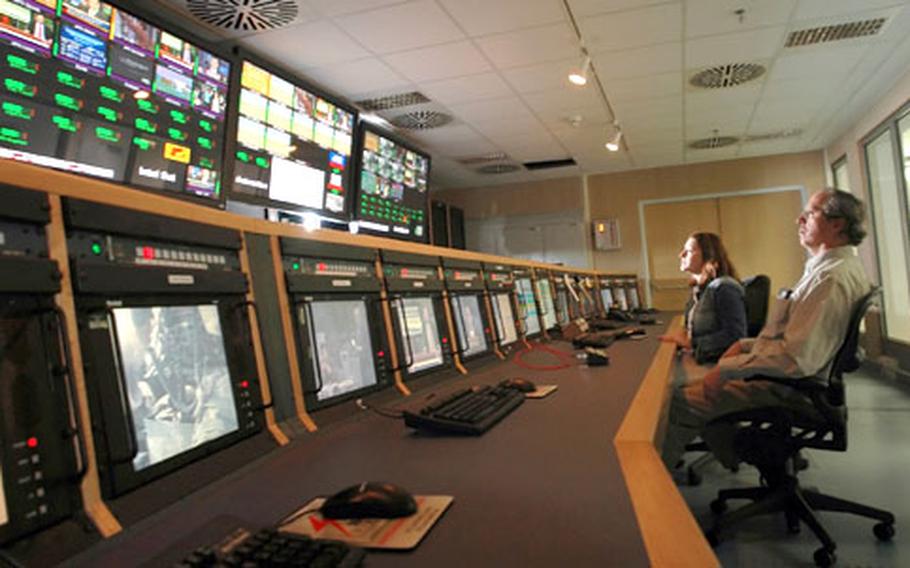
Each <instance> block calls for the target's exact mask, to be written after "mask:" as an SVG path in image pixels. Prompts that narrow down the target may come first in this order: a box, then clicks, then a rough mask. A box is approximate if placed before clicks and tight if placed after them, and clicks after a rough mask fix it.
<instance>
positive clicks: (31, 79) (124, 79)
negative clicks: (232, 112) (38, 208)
mask: <svg viewBox="0 0 910 568" xmlns="http://www.w3.org/2000/svg"><path fill="white" fill-rule="evenodd" d="M0 67H2V84H0V158H6V159H11V160H16V161H21V162H28V163H31V164H35V165H38V166H43V167H49V168H55V169H59V170H64V171H67V172H71V173H76V174H83V175H87V176H92V177H97V178H102V179H105V180H109V181H112V182H117V183H123V184H127V185H131V186H135V187H139V188H142V189H147V190H152V191H156V192H159V193H166V194H167V195H170V196H176V197H182V198H186V199H189V200H192V201H196V202H201V203H207V204H214V205H219V206H220V205H221V204H222V203H223V199H222V194H221V193H222V192H221V186H222V172H223V169H222V166H223V164H222V152H223V148H224V142H225V134H224V128H223V127H222V123H223V120H224V115H225V110H226V101H227V90H228V78H229V76H230V72H231V64H230V62H229V61H228V60H227V59H225V58H222V57H219V56H218V55H216V54H215V53H214V52H213V51H209V50H207V49H203V48H202V47H200V44H198V43H197V42H196V41H195V40H193V41H188V40H187V39H185V38H183V37H178V35H176V34H172V33H170V32H168V31H167V30H166V29H165V28H163V27H159V26H157V25H155V24H154V23H152V22H151V21H150V20H148V19H146V18H144V17H139V16H137V15H134V14H133V13H131V12H130V11H127V10H124V9H122V8H119V7H117V6H114V5H112V4H108V3H105V2H85V1H83V0H60V2H59V7H58V2H56V1H50V0H3V1H2V2H0Z"/></svg>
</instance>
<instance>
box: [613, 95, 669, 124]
mask: <svg viewBox="0 0 910 568" xmlns="http://www.w3.org/2000/svg"><path fill="white" fill-rule="evenodd" d="M613 110H615V111H616V116H617V117H618V118H619V119H620V120H621V121H640V120H641V121H649V122H650V119H651V118H652V117H658V118H659V121H660V122H663V121H665V120H667V119H671V118H673V117H680V116H682V112H683V104H682V98H680V97H666V98H661V99H648V100H626V101H616V102H614V103H613Z"/></svg>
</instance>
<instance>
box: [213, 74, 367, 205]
mask: <svg viewBox="0 0 910 568" xmlns="http://www.w3.org/2000/svg"><path fill="white" fill-rule="evenodd" d="M237 96H238V98H239V100H238V101H237V104H235V105H234V108H236V109H237V151H236V154H235V156H234V181H233V184H232V186H231V192H232V194H231V195H232V197H233V198H237V199H238V200H241V201H253V202H256V203H267V204H270V205H273V206H278V207H293V208H295V209H300V208H303V209H307V210H311V211H315V212H317V213H320V214H324V215H327V216H330V217H333V218H336V219H345V218H346V216H347V212H348V209H349V205H348V194H349V193H350V185H351V182H350V178H351V154H352V146H353V132H354V120H355V117H356V113H355V112H354V111H353V110H351V109H348V108H344V107H342V106H339V105H338V104H336V103H334V102H331V101H329V100H327V99H325V98H323V97H322V96H320V95H317V94H315V93H314V92H312V91H311V90H310V89H309V88H305V87H303V86H302V85H300V84H297V83H296V82H294V83H292V82H290V81H287V80H285V79H284V78H282V77H280V76H278V75H276V74H275V73H272V72H271V71H267V70H266V69H264V68H262V67H260V66H258V65H256V64H254V63H251V62H250V61H244V62H243V68H242V69H241V73H240V88H239V89H238V93H237Z"/></svg>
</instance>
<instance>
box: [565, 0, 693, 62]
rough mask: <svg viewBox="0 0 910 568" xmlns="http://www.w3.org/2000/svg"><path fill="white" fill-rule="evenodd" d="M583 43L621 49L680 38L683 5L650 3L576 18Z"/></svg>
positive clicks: (594, 49)
mask: <svg viewBox="0 0 910 568" xmlns="http://www.w3.org/2000/svg"><path fill="white" fill-rule="evenodd" d="M578 25H579V28H580V29H581V35H582V37H583V38H584V41H585V45H586V46H587V47H588V49H589V50H592V51H606V50H620V49H629V48H630V47H641V46H646V45H653V44H659V43H667V42H678V41H680V40H681V39H682V28H683V24H682V5H681V3H679V2H674V3H671V4H661V5H658V6H650V7H647V8H642V9H641V10H629V11H626V12H616V13H611V14H604V15H601V16H591V17H586V18H581V19H579V21H578Z"/></svg>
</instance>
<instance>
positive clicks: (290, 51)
mask: <svg viewBox="0 0 910 568" xmlns="http://www.w3.org/2000/svg"><path fill="white" fill-rule="evenodd" d="M254 45H255V49H256V51H257V52H259V53H262V54H263V55H265V56H266V57H268V58H269V59H273V60H275V61H281V62H282V63H283V64H284V65H285V66H287V67H288V68H289V69H292V70H295V71H299V70H302V69H305V68H307V67H323V66H329V65H336V64H339V63H344V62H347V61H353V60H356V59H363V58H365V57H369V56H370V55H371V54H370V52H369V51H367V50H366V49H364V48H363V47H362V46H361V45H360V44H359V43H357V42H356V41H354V39H353V38H352V37H351V36H349V35H348V34H347V33H345V32H344V31H342V30H340V29H339V28H338V27H337V26H335V25H334V24H332V23H331V22H329V21H326V20H323V21H320V22H315V23H307V24H301V25H296V26H290V27H287V28H280V29H278V30H275V31H270V32H264V33H260V34H257V35H256V40H255V44H254ZM327 45H331V46H332V49H326V48H325V46H327Z"/></svg>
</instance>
